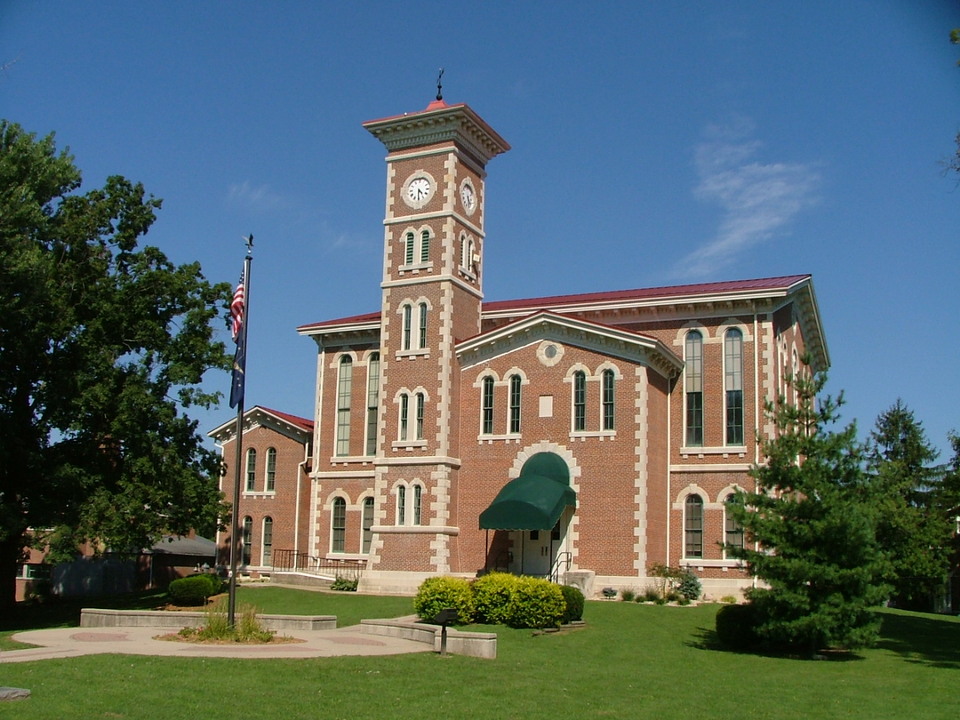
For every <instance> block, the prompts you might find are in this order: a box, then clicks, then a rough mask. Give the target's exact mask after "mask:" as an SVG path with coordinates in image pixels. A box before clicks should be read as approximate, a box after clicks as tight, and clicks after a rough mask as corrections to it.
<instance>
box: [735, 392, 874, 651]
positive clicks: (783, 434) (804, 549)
mask: <svg viewBox="0 0 960 720" xmlns="http://www.w3.org/2000/svg"><path fill="white" fill-rule="evenodd" d="M825 382H826V376H825V375H824V374H823V373H817V374H815V375H813V376H810V375H809V374H805V375H803V376H798V377H795V378H792V379H791V384H792V386H793V387H794V389H795V390H796V395H797V402H796V404H788V403H787V402H786V401H785V399H784V398H780V402H779V403H778V404H776V405H774V404H772V403H768V405H767V408H766V410H767V414H768V416H769V417H770V419H771V420H772V421H773V422H774V425H775V428H776V434H775V435H774V436H773V437H770V438H767V439H766V440H764V441H763V442H762V449H763V453H764V456H765V457H766V462H765V463H763V464H761V465H758V466H756V467H755V468H754V469H753V471H752V475H753V477H754V479H755V481H756V491H755V492H752V493H744V494H743V496H742V498H741V499H742V501H743V502H740V503H731V504H730V506H729V507H730V512H731V513H733V514H734V517H735V518H736V519H737V520H738V521H739V522H740V523H741V524H742V525H743V527H744V530H745V531H746V536H747V537H748V538H749V539H750V540H752V541H753V542H752V543H747V544H746V545H745V546H744V547H743V548H736V547H732V546H728V547H727V552H728V553H730V554H732V555H733V556H735V557H739V558H741V559H743V560H745V561H746V564H747V567H748V569H749V570H750V572H751V573H752V574H754V575H756V576H757V577H758V578H759V579H760V580H762V581H763V582H764V583H765V587H761V588H757V589H755V590H752V591H751V592H750V593H749V597H748V600H749V603H750V605H752V609H753V611H754V613H755V615H754V617H755V619H756V627H755V631H756V634H757V636H758V637H759V638H760V639H761V640H762V641H764V642H765V643H767V644H769V645H771V646H775V647H789V648H794V649H800V650H802V651H805V652H806V653H809V654H811V655H812V654H814V653H816V652H817V651H818V650H821V649H825V648H848V649H849V648H857V647H863V646H867V645H870V644H871V643H872V642H873V641H874V640H875V639H876V637H877V631H878V629H879V621H878V619H877V618H876V616H875V615H874V613H873V612H872V611H871V608H872V607H874V606H876V605H878V604H879V603H880V602H882V601H883V600H884V598H885V597H886V593H887V588H886V587H885V586H884V585H883V584H882V578H883V573H884V570H885V562H884V558H883V555H882V553H881V552H880V549H879V547H878V545H877V541H876V526H877V511H876V509H875V507H874V504H873V503H872V498H871V496H870V490H871V488H870V484H869V483H868V482H867V480H866V476H865V473H864V470H863V448H862V446H861V445H860V444H859V443H858V442H857V440H856V427H855V426H854V425H852V424H851V425H849V426H847V427H846V428H844V429H842V430H840V431H835V430H833V429H832V426H833V425H834V424H835V423H836V422H837V419H838V410H839V406H840V405H841V404H842V398H841V399H838V400H837V401H834V400H832V399H831V398H829V397H827V398H825V399H823V400H822V401H821V402H819V403H818V395H819V393H820V391H821V390H822V389H823V386H824V383H825Z"/></svg>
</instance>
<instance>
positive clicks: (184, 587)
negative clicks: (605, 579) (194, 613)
mask: <svg viewBox="0 0 960 720" xmlns="http://www.w3.org/2000/svg"><path fill="white" fill-rule="evenodd" d="M212 590H213V585H212V584H211V582H210V581H209V580H208V579H207V576H206V575H191V576H190V577H185V578H179V579H178V580H174V581H173V582H171V583H170V586H169V587H168V588H167V594H168V595H169V596H170V602H172V603H173V604H174V605H203V604H204V603H206V602H207V598H208V597H210V596H211V595H212V594H213V593H212V592H211V591H212Z"/></svg>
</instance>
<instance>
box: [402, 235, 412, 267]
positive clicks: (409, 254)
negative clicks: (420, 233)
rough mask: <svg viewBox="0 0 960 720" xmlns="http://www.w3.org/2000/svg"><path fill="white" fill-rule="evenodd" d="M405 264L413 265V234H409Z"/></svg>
mask: <svg viewBox="0 0 960 720" xmlns="http://www.w3.org/2000/svg"><path fill="white" fill-rule="evenodd" d="M403 264H404V265H413V233H412V232H408V233H407V235H406V238H405V243H404V248H403Z"/></svg>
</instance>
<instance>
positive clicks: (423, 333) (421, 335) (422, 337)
mask: <svg viewBox="0 0 960 720" xmlns="http://www.w3.org/2000/svg"><path fill="white" fill-rule="evenodd" d="M419 310H420V327H419V332H418V334H417V347H418V348H420V349H421V350H423V349H424V348H426V347H427V304H426V303H425V302H422V303H420V305H419Z"/></svg>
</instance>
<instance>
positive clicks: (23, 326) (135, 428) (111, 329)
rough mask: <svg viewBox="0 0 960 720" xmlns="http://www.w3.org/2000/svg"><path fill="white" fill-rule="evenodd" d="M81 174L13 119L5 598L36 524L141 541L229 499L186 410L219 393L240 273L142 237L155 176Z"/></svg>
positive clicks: (103, 540) (2, 397)
mask: <svg viewBox="0 0 960 720" xmlns="http://www.w3.org/2000/svg"><path fill="white" fill-rule="evenodd" d="M80 182H81V178H80V172H79V170H78V169H77V168H76V167H75V165H74V163H73V158H72V157H71V156H70V155H69V153H68V152H67V151H65V150H64V151H62V152H60V153H57V150H56V147H55V143H54V139H53V136H52V135H50V136H48V137H45V138H42V139H37V138H36V136H34V135H32V134H30V133H27V132H25V131H24V130H23V129H21V128H20V127H19V126H18V125H16V124H14V123H9V122H6V121H0V605H3V604H8V603H12V602H13V599H14V592H15V574H16V571H17V565H18V563H19V562H20V560H21V555H22V549H23V547H24V545H25V543H27V542H28V541H29V540H30V539H31V538H34V539H35V538H36V536H37V534H38V533H39V534H43V533H48V532H49V531H50V530H51V529H57V528H59V529H61V532H62V533H63V536H64V537H66V536H69V541H70V542H74V541H76V540H79V539H90V540H94V541H96V542H97V544H98V546H99V547H104V546H109V547H111V548H114V549H119V550H129V549H136V548H140V547H144V546H146V545H148V544H149V543H150V542H151V541H152V540H154V539H156V538H157V536H159V535H160V534H162V533H165V532H172V533H185V532H187V531H188V530H189V529H190V528H192V527H198V526H204V527H211V526H212V525H213V524H214V523H215V522H216V517H217V514H218V513H220V512H221V511H222V508H221V499H220V493H219V492H218V490H217V485H216V480H215V478H216V471H217V459H216V457H215V455H214V454H213V453H212V452H211V451H210V450H208V449H206V448H205V447H204V446H203V444H202V438H201V436H200V434H199V433H198V432H197V424H196V421H194V420H191V419H190V418H188V417H187V416H185V415H184V414H183V409H184V408H186V407H189V406H191V405H199V406H209V405H211V404H212V403H214V402H216V400H217V395H216V394H210V393H208V392H205V391H204V390H203V389H202V387H201V385H200V383H201V378H202V376H203V375H204V373H205V372H206V371H207V370H209V369H211V368H218V369H226V368H228V367H229V364H230V363H229V358H228V357H227V355H226V352H225V348H224V346H223V344H222V343H220V342H218V341H215V339H214V330H213V323H214V321H215V320H216V318H217V317H218V316H219V315H221V313H223V312H224V309H225V307H226V302H227V299H228V297H229V287H228V286H226V285H225V284H218V285H213V284H210V283H209V282H208V281H207V280H205V279H204V277H203V275H202V273H201V271H200V267H199V265H198V264H196V263H194V264H187V265H180V266H175V265H173V264H172V263H171V262H169V261H168V260H167V258H166V257H165V256H164V254H163V253H161V252H160V250H158V249H157V248H155V247H149V246H144V247H139V246H138V242H139V240H140V238H141V236H142V235H144V234H145V233H146V232H147V231H148V229H149V228H150V226H151V224H152V223H153V221H154V218H155V212H156V210H157V209H158V208H159V207H160V201H159V200H156V199H154V198H153V197H150V196H146V195H145V192H144V189H143V187H142V186H141V185H139V184H133V183H131V182H129V181H127V180H125V179H124V178H122V177H111V178H109V179H108V180H107V181H106V184H105V186H104V187H103V188H101V189H96V190H91V191H89V192H86V193H82V194H81V193H80V192H79V187H80ZM54 535H56V533H54ZM61 539H62V538H61Z"/></svg>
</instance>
